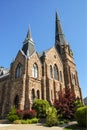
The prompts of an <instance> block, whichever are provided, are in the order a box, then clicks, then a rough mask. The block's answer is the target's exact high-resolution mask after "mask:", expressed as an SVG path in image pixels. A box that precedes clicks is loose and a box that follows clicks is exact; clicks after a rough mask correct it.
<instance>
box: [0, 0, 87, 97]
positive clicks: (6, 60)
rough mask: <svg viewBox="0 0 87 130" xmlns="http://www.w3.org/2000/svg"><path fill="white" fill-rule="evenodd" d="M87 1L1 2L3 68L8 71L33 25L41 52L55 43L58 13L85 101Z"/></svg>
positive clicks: (2, 0)
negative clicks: (72, 55)
mask: <svg viewBox="0 0 87 130" xmlns="http://www.w3.org/2000/svg"><path fill="white" fill-rule="evenodd" d="M86 8H87V2H86V0H37V1H35V0H14V1H12V0H7V1H6V0H0V66H4V67H5V68H8V67H9V66H10V63H11V62H12V61H13V59H14V58H15V57H16V55H17V52H18V51H19V49H21V47H22V45H23V41H24V39H25V37H26V33H27V30H28V26H29V25H30V28H31V33H32V37H33V40H34V42H35V48H36V50H37V51H38V52H41V51H43V50H45V49H48V48H50V47H52V46H53V45H54V41H55V12H56V10H57V11H58V14H59V17H60V20H61V24H62V27H63V31H64V33H65V36H66V39H67V41H68V42H69V43H70V46H71V48H72V50H73V53H74V59H75V63H76V67H77V71H78V75H79V81H80V86H81V89H82V95H83V97H86V96H87V69H86V66H87V59H86V56H87V52H86V51H87V37H86V35H87V17H86V12H87V10H86Z"/></svg>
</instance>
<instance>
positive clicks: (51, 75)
mask: <svg viewBox="0 0 87 130" xmlns="http://www.w3.org/2000/svg"><path fill="white" fill-rule="evenodd" d="M50 77H51V78H52V77H53V74H52V66H51V65H50Z"/></svg>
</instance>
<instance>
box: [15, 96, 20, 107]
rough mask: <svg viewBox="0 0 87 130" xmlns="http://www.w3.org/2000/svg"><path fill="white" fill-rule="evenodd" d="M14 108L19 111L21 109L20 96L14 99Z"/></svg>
mask: <svg viewBox="0 0 87 130" xmlns="http://www.w3.org/2000/svg"><path fill="white" fill-rule="evenodd" d="M14 106H15V107H16V108H17V109H18V108H19V96H18V95H16V96H15V98H14Z"/></svg>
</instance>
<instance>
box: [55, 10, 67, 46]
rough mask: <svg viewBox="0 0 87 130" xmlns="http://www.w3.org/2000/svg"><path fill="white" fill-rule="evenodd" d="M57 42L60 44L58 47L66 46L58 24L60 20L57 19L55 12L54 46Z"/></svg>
mask: <svg viewBox="0 0 87 130" xmlns="http://www.w3.org/2000/svg"><path fill="white" fill-rule="evenodd" d="M57 42H59V43H60V45H63V44H66V40H65V36H64V33H63V30H62V26H61V23H60V19H59V17H58V13H57V11H56V23H55V44H57Z"/></svg>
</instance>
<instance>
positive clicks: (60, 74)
mask: <svg viewBox="0 0 87 130" xmlns="http://www.w3.org/2000/svg"><path fill="white" fill-rule="evenodd" d="M60 81H61V82H62V81H63V80H62V71H60Z"/></svg>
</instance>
